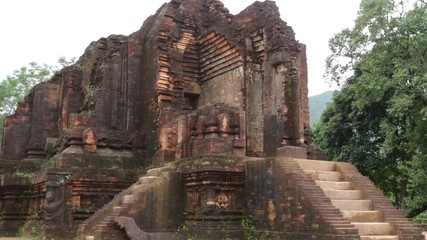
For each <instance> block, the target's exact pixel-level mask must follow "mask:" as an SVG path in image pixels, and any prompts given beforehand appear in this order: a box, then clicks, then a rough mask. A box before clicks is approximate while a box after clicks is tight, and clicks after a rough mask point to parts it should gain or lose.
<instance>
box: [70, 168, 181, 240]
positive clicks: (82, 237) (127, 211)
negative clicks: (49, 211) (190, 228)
mask: <svg viewBox="0 0 427 240" xmlns="http://www.w3.org/2000/svg"><path fill="white" fill-rule="evenodd" d="M179 175H180V173H177V172H174V171H173V169H172V168H170V167H162V168H154V169H150V170H148V171H147V174H146V175H145V176H143V177H141V178H140V179H139V181H138V182H136V183H134V184H132V185H131V186H130V187H129V188H127V189H125V190H123V191H122V192H121V193H119V194H117V195H116V196H115V197H114V199H113V200H112V201H111V202H109V203H108V204H106V205H104V207H102V208H101V209H99V210H98V211H96V212H95V213H94V214H93V215H92V216H91V217H90V218H89V219H87V220H85V221H84V222H83V223H82V224H80V225H79V228H78V229H77V237H76V239H79V240H86V239H93V240H101V239H102V240H103V239H108V240H112V239H127V236H126V235H125V231H124V230H121V229H119V227H118V226H117V225H116V223H115V222H114V219H115V217H117V216H129V217H135V216H136V215H138V214H140V213H138V211H141V210H142V211H143V210H144V209H147V211H146V212H147V214H148V215H151V217H150V218H147V219H153V218H155V221H156V222H162V219H159V218H158V217H155V216H152V215H155V214H156V213H153V212H155V211H157V210H159V211H161V210H164V208H162V206H158V205H159V204H161V202H164V204H167V203H168V201H167V200H166V199H167V198H171V199H173V198H174V197H173V196H169V197H168V196H165V194H168V192H169V189H168V187H167V186H168V185H169V184H170V182H174V183H175V184H177V181H175V179H178V178H175V177H177V176H179ZM178 184H179V183H178ZM174 186H177V185H174ZM171 192H173V191H171ZM162 193H163V194H162ZM169 194H170V192H169ZM162 195H163V196H162ZM159 198H161V200H164V201H158V202H154V201H155V200H153V199H159ZM159 200H160V199H159ZM178 205H179V204H178ZM153 208H155V209H153ZM159 215H162V216H164V217H165V218H167V215H168V214H167V213H165V212H163V213H162V214H159ZM147 225H151V226H153V225H156V223H153V224H147ZM163 230H165V231H167V229H163Z"/></svg>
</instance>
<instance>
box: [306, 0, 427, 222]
mask: <svg viewBox="0 0 427 240" xmlns="http://www.w3.org/2000/svg"><path fill="white" fill-rule="evenodd" d="M329 45H330V49H331V52H332V54H331V55H330V56H329V57H328V58H327V61H326V62H327V70H326V76H327V77H328V78H329V79H330V80H331V81H334V82H337V83H338V84H341V85H342V86H343V87H342V91H341V92H339V93H337V94H336V95H335V96H334V100H333V103H332V104H330V106H329V107H328V109H327V110H326V111H325V113H324V114H323V115H322V118H321V122H320V124H319V125H318V126H317V127H316V129H315V131H314V132H315V139H316V142H317V144H318V145H319V146H320V147H322V148H323V149H324V150H325V151H326V152H327V154H328V155H329V157H330V158H332V159H335V160H340V161H350V162H353V163H354V164H355V165H356V166H358V168H359V170H360V171H361V172H362V173H364V174H367V175H369V176H370V177H371V179H372V180H373V181H374V182H375V183H376V184H377V185H378V186H379V187H380V188H381V189H382V190H383V191H384V192H385V193H386V195H388V196H389V197H390V198H391V199H392V200H393V202H394V203H395V204H396V206H398V207H400V208H404V209H405V210H406V211H407V215H408V216H409V217H415V216H417V215H420V214H422V213H425V212H426V210H427V191H425V189H427V159H426V158H427V144H426V143H427V138H426V137H427V124H426V123H427V4H426V3H425V2H424V1H421V0H419V1H393V0H362V2H361V5H360V10H359V13H358V17H357V18H356V20H355V24H354V27H353V28H351V29H344V30H343V31H342V32H340V33H338V34H337V35H335V36H334V37H333V38H332V39H331V40H330V42H329Z"/></svg>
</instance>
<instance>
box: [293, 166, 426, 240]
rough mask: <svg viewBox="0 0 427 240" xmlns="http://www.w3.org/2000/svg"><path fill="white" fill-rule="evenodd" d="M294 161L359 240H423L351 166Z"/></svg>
mask: <svg viewBox="0 0 427 240" xmlns="http://www.w3.org/2000/svg"><path fill="white" fill-rule="evenodd" d="M297 162H298V164H299V166H300V167H301V169H302V170H303V172H304V173H305V174H306V175H309V176H311V177H312V178H313V179H314V181H315V184H316V185H317V186H319V187H320V188H321V189H322V190H323V192H324V193H325V195H326V196H327V197H328V198H329V199H330V200H331V202H332V205H334V206H335V207H336V208H338V209H339V210H340V212H341V214H342V216H343V217H344V218H345V219H347V220H349V221H350V222H351V224H352V225H354V226H355V227H356V228H357V229H358V232H359V235H360V236H361V240H399V239H401V240H402V239H419V240H421V239H424V238H423V235H421V229H419V228H417V227H416V226H415V225H413V224H412V223H411V222H410V221H409V220H408V219H406V218H405V217H404V215H403V213H401V212H400V211H398V210H396V209H395V208H394V207H393V206H392V204H391V203H390V202H389V201H388V199H387V198H386V197H385V196H384V195H383V194H382V192H381V191H380V190H379V189H377V188H376V187H375V186H374V185H373V183H372V182H371V181H370V180H369V179H368V178H366V177H364V176H362V175H361V174H360V173H359V172H358V171H357V169H356V168H355V167H354V166H353V165H351V164H349V163H336V162H331V161H314V160H305V159H298V160H297Z"/></svg>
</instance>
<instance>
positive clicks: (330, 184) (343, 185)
mask: <svg viewBox="0 0 427 240" xmlns="http://www.w3.org/2000/svg"><path fill="white" fill-rule="evenodd" d="M315 182H316V185H317V186H319V187H321V188H323V189H335V190H350V189H351V188H352V186H351V183H350V182H335V181H321V180H316V181H315Z"/></svg>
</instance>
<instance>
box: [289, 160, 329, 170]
mask: <svg viewBox="0 0 427 240" xmlns="http://www.w3.org/2000/svg"><path fill="white" fill-rule="evenodd" d="M297 161H298V164H299V166H300V168H302V169H303V170H316V171H336V166H335V162H331V161H319V160H306V159H298V160H297Z"/></svg>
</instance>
